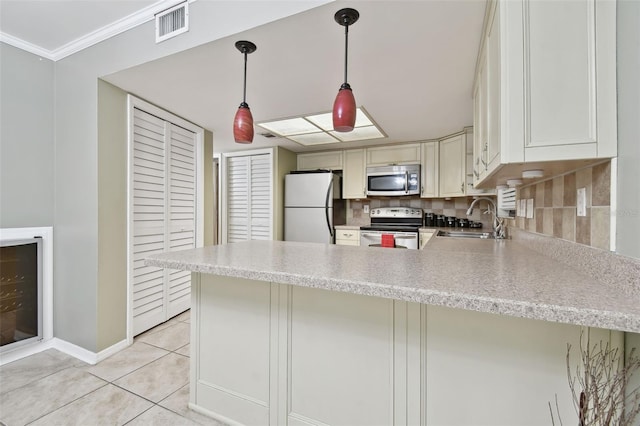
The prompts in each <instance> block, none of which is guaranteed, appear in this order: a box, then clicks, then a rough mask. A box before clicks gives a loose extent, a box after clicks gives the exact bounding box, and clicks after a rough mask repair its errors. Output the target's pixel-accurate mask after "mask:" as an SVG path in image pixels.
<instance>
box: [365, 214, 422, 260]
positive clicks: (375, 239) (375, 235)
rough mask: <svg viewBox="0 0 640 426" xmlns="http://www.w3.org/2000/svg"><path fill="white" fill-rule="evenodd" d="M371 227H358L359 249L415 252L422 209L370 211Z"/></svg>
mask: <svg viewBox="0 0 640 426" xmlns="http://www.w3.org/2000/svg"><path fill="white" fill-rule="evenodd" d="M370 217H371V226H361V227H360V246H361V247H367V246H368V247H395V248H406V249H412V250H417V249H418V235H419V234H418V230H419V229H420V227H421V226H422V209H416V208H412V207H381V208H377V209H372V210H371V213H370Z"/></svg>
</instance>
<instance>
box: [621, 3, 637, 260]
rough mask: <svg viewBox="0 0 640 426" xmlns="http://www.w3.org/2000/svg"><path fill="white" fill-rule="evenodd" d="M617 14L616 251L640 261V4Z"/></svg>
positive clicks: (628, 6) (626, 7)
mask: <svg viewBox="0 0 640 426" xmlns="http://www.w3.org/2000/svg"><path fill="white" fill-rule="evenodd" d="M617 8H618V10H617V15H618V52H617V62H618V194H617V199H618V202H617V209H616V212H615V214H616V216H617V218H616V220H617V235H616V250H617V252H618V253H620V254H624V255H626V256H631V257H636V258H640V182H639V181H638V164H640V120H639V119H638V118H640V81H639V80H638V76H639V75H640V2H639V1H637V0H620V1H618V4H617Z"/></svg>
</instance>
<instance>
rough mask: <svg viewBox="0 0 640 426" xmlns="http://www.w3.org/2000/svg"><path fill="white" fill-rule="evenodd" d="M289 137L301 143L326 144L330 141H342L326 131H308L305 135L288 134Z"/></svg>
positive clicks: (306, 144)
mask: <svg viewBox="0 0 640 426" xmlns="http://www.w3.org/2000/svg"><path fill="white" fill-rule="evenodd" d="M288 139H291V140H292V141H294V142H298V143H299V144H301V145H305V146H308V145H324V144H328V143H338V142H340V141H339V140H338V139H336V138H334V137H333V136H331V135H329V134H328V133H325V132H319V133H307V134H305V135H293V136H288Z"/></svg>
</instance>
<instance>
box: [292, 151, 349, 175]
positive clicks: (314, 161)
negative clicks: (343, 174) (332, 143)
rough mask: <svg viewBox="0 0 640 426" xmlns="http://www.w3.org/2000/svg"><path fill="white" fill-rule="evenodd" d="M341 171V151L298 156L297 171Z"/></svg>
mask: <svg viewBox="0 0 640 426" xmlns="http://www.w3.org/2000/svg"><path fill="white" fill-rule="evenodd" d="M318 169H325V170H342V151H326V152H313V153H310V154H298V170H318Z"/></svg>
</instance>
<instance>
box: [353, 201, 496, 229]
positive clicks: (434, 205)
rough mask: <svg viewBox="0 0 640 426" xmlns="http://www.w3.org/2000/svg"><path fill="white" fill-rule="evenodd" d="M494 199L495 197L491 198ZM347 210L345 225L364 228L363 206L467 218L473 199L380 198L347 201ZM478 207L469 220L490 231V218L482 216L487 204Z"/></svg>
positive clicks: (366, 216)
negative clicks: (408, 209) (410, 208)
mask: <svg viewBox="0 0 640 426" xmlns="http://www.w3.org/2000/svg"><path fill="white" fill-rule="evenodd" d="M492 198H494V199H495V197H492ZM349 201H350V202H349V208H348V209H347V225H353V226H366V225H369V224H370V222H371V219H370V218H369V214H368V213H365V212H364V206H365V205H368V206H369V208H370V209H376V208H378V207H399V206H403V207H413V208H420V209H422V210H423V211H424V212H425V213H429V212H431V213H434V214H443V215H445V216H455V217H457V218H464V217H467V209H468V208H469V206H470V205H471V202H472V201H473V197H465V198H463V197H461V198H451V199H443V198H432V199H422V198H419V197H393V198H391V197H380V198H369V199H362V200H349ZM478 204H479V205H476V208H474V210H473V214H472V215H471V216H469V218H470V219H471V220H473V221H476V222H482V228H483V229H491V226H492V216H491V215H488V214H483V212H484V211H486V210H487V207H488V203H487V202H486V201H483V200H481V201H480V202H479V203H478Z"/></svg>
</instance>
